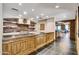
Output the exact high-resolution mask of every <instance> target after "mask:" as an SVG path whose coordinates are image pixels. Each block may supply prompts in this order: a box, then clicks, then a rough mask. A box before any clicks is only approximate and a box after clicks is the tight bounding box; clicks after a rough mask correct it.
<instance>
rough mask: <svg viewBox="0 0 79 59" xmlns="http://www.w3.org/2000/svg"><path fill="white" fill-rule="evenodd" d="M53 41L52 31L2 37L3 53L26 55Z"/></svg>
mask: <svg viewBox="0 0 79 59" xmlns="http://www.w3.org/2000/svg"><path fill="white" fill-rule="evenodd" d="M53 41H54V32H49V33H40V34H29V35H20V36H15V37H12V38H4V39H3V43H2V45H3V46H2V47H3V48H2V50H3V55H28V54H30V53H32V52H34V51H36V50H37V49H39V48H41V47H43V46H45V45H47V44H49V43H51V42H53Z"/></svg>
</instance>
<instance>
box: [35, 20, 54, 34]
mask: <svg viewBox="0 0 79 59" xmlns="http://www.w3.org/2000/svg"><path fill="white" fill-rule="evenodd" d="M40 24H45V30H40ZM36 28H37V31H38V33H40V32H45V33H49V32H55V22H54V19H48V20H47V21H41V22H38V24H37V27H36Z"/></svg>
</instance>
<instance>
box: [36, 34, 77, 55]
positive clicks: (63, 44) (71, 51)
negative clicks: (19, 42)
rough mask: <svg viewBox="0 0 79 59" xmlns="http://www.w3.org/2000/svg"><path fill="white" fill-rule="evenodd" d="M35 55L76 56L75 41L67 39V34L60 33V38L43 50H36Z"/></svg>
mask: <svg viewBox="0 0 79 59" xmlns="http://www.w3.org/2000/svg"><path fill="white" fill-rule="evenodd" d="M35 55H77V53H76V47H75V41H71V40H70V39H69V33H66V34H65V33H62V37H61V38H58V39H57V40H56V41H55V42H53V43H51V44H49V45H48V46H46V47H44V48H43V49H40V50H37V52H36V53H35Z"/></svg>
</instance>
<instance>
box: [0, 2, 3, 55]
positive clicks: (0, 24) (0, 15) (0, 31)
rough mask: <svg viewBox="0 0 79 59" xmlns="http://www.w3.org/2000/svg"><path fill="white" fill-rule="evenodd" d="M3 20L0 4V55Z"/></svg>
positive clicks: (0, 50) (0, 51)
mask: <svg viewBox="0 0 79 59" xmlns="http://www.w3.org/2000/svg"><path fill="white" fill-rule="evenodd" d="M2 24H3V19H2V4H1V3H0V54H2V33H3V27H2Z"/></svg>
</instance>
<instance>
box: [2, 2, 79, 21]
mask: <svg viewBox="0 0 79 59" xmlns="http://www.w3.org/2000/svg"><path fill="white" fill-rule="evenodd" d="M56 5H57V6H59V8H55V6H56ZM78 5H79V4H77V3H59V4H58V3H22V5H21V6H20V5H19V4H18V3H4V4H3V17H4V18H6V17H18V16H19V15H22V17H24V18H27V17H33V18H35V19H37V18H36V17H38V16H40V15H43V16H54V17H55V20H56V21H58V20H68V19H73V18H75V13H76V12H75V11H76V10H77V7H78ZM11 8H15V9H18V11H14V10H12V9H11ZM24 11H26V12H27V14H26V15H24V14H23V12H24Z"/></svg>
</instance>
